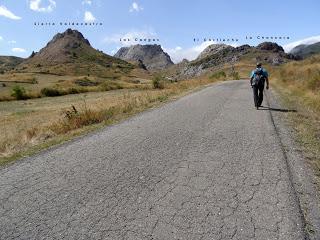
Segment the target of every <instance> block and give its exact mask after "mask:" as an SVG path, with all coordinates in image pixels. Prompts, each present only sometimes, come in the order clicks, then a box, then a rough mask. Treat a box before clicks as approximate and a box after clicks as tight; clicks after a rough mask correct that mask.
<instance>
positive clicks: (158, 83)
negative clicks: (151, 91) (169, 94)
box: [152, 76, 164, 89]
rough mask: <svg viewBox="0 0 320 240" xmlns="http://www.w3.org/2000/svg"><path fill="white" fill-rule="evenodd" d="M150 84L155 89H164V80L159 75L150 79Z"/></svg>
mask: <svg viewBox="0 0 320 240" xmlns="http://www.w3.org/2000/svg"><path fill="white" fill-rule="evenodd" d="M152 86H153V88H155V89H164V80H163V78H162V77H161V76H155V77H154V78H153V79H152Z"/></svg>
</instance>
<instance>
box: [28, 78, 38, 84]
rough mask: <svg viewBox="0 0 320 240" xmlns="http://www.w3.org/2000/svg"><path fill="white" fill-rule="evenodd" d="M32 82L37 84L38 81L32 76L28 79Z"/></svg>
mask: <svg viewBox="0 0 320 240" xmlns="http://www.w3.org/2000/svg"><path fill="white" fill-rule="evenodd" d="M30 82H31V83H32V84H38V81H37V79H36V78H35V77H33V78H32V79H31V81H30Z"/></svg>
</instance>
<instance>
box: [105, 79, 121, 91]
mask: <svg viewBox="0 0 320 240" xmlns="http://www.w3.org/2000/svg"><path fill="white" fill-rule="evenodd" d="M100 89H101V90H102V91H111V90H116V89H123V86H122V85H121V84H120V83H117V82H111V81H105V82H104V83H102V84H101V85H100Z"/></svg>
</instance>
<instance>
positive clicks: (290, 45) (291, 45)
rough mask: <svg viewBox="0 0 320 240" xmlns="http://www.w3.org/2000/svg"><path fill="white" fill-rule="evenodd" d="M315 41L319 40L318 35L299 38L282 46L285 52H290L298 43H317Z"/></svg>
mask: <svg viewBox="0 0 320 240" xmlns="http://www.w3.org/2000/svg"><path fill="white" fill-rule="evenodd" d="M317 42H320V36H313V37H309V38H305V39H301V40H299V41H295V42H292V43H288V44H286V45H284V46H283V49H284V50H285V52H290V51H291V50H292V49H293V48H294V47H296V46H298V45H300V44H306V45H308V44H313V43H317Z"/></svg>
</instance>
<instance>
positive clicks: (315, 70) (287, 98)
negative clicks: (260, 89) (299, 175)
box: [271, 55, 320, 187]
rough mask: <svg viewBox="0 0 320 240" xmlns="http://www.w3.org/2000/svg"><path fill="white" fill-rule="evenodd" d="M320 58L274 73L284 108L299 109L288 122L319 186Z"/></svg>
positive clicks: (274, 82)
mask: <svg viewBox="0 0 320 240" xmlns="http://www.w3.org/2000/svg"><path fill="white" fill-rule="evenodd" d="M319 69H320V55H318V56H313V57H310V58H308V59H306V60H304V61H301V62H291V63H288V64H285V65H283V66H281V67H279V68H277V69H274V70H273V71H272V72H271V76H272V78H271V82H272V85H273V88H275V90H276V91H277V92H278V93H279V95H280V97H281V101H282V103H283V105H284V106H286V107H287V108H290V109H296V110H297V113H295V114H290V115H289V116H290V117H289V119H288V120H289V122H290V124H291V125H292V127H293V128H294V129H295V131H296V136H297V141H298V143H299V144H300V145H301V146H302V147H303V149H304V155H305V156H306V158H307V159H308V162H309V164H311V166H312V167H313V169H314V171H315V175H316V176H317V180H318V183H319V184H318V186H319V187H320V91H319V90H320V74H319Z"/></svg>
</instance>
